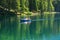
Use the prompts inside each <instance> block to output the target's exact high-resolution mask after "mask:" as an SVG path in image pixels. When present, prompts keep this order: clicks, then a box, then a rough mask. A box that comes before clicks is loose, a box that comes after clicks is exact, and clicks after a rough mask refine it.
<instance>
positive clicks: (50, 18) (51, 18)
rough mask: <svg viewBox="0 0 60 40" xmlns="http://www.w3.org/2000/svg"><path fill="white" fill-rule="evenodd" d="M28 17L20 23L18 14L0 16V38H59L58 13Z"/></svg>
mask: <svg viewBox="0 0 60 40" xmlns="http://www.w3.org/2000/svg"><path fill="white" fill-rule="evenodd" d="M30 18H31V23H30V24H29V23H27V24H21V21H20V19H21V17H20V15H17V16H12V17H11V16H8V17H7V16H5V17H0V40H60V14H44V15H40V16H33V17H30Z"/></svg>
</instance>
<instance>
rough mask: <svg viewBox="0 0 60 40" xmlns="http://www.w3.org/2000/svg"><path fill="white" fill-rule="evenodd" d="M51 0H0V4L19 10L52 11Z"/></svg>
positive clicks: (9, 8)
mask: <svg viewBox="0 0 60 40" xmlns="http://www.w3.org/2000/svg"><path fill="white" fill-rule="evenodd" d="M52 2H53V0H0V6H2V7H4V8H7V9H8V10H15V11H19V12H25V11H26V12H29V11H39V10H40V11H41V12H43V11H54V6H53V4H52Z"/></svg>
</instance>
